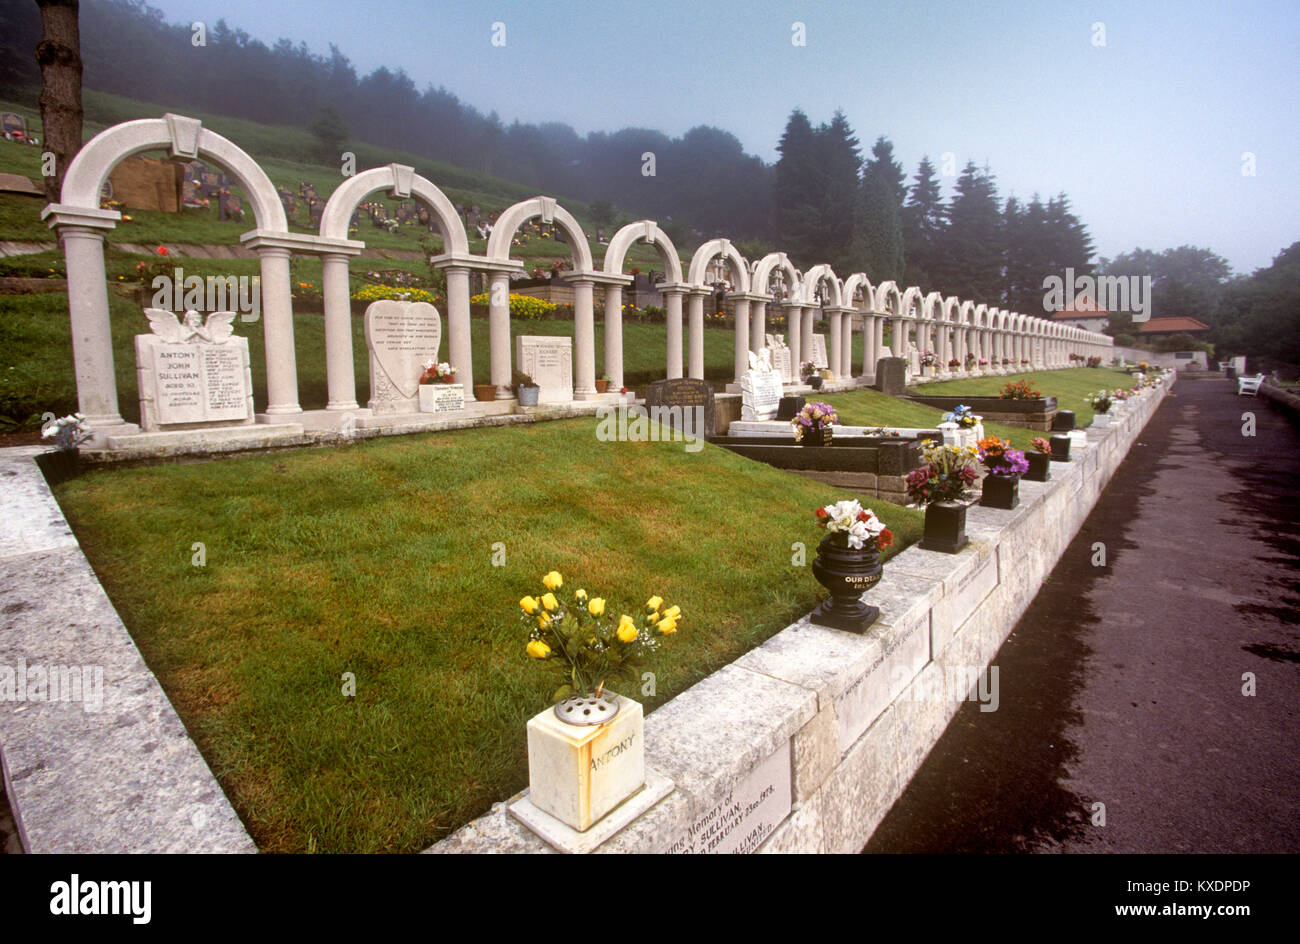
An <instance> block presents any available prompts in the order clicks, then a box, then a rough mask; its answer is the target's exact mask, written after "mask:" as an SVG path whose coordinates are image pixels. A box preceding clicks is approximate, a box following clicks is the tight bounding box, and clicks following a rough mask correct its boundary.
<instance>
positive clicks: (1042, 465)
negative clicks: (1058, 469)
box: [1024, 452, 1052, 482]
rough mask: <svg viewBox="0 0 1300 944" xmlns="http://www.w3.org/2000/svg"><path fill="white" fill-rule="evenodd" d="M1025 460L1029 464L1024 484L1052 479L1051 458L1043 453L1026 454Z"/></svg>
mask: <svg viewBox="0 0 1300 944" xmlns="http://www.w3.org/2000/svg"><path fill="white" fill-rule="evenodd" d="M1025 459H1026V460H1027V461H1028V462H1029V471H1028V472H1026V473H1025V475H1024V479H1025V481H1026V482H1046V481H1047V480H1048V479H1050V478H1051V477H1052V457H1051V456H1049V455H1048V454H1047V453H1045V452H1027V453H1025Z"/></svg>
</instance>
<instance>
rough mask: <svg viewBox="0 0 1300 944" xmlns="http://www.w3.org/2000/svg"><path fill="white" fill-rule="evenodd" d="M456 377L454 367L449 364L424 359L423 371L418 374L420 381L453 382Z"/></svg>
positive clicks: (424, 382) (432, 382)
mask: <svg viewBox="0 0 1300 944" xmlns="http://www.w3.org/2000/svg"><path fill="white" fill-rule="evenodd" d="M455 379H456V368H455V367H452V366H451V365H450V364H446V363H443V364H439V363H438V362H437V361H433V360H430V361H426V362H425V364H424V373H423V374H421V375H420V383H422V384H436V383H443V384H449V383H454V382H455Z"/></svg>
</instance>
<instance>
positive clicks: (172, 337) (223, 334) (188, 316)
mask: <svg viewBox="0 0 1300 944" xmlns="http://www.w3.org/2000/svg"><path fill="white" fill-rule="evenodd" d="M144 313H145V317H147V318H148V319H149V330H151V331H152V332H153V333H154V334H156V335H157V336H158V337H160V338H162V340H163V341H165V342H166V343H168V344H184V343H186V342H188V341H193V340H196V339H197V340H199V341H206V342H208V343H209V344H224V343H225V342H226V341H227V340H229V339H230V338H231V337H233V336H234V334H235V328H234V320H235V312H233V311H214V312H212V314H210V315H208V321H207V324H204V323H203V316H202V315H200V314H199V313H198V312H197V311H194V310H192V309H191V310H190V311H187V312H185V318H184V319H180V318H177V317H176V315H175V314H173V313H172V312H170V311H167V310H166V309H163V308H146V309H145V310H144Z"/></svg>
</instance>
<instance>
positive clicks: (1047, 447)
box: [1029, 436, 1052, 456]
mask: <svg viewBox="0 0 1300 944" xmlns="http://www.w3.org/2000/svg"><path fill="white" fill-rule="evenodd" d="M1029 445H1031V446H1033V447H1034V451H1035V452H1041V453H1042V454H1043V455H1045V456H1050V455H1051V454H1052V444H1051V443H1050V442H1048V441H1047V440H1046V439H1044V438H1043V437H1042V436H1035V437H1034V438H1033V439H1031V440H1030V441H1029Z"/></svg>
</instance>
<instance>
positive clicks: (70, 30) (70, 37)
mask: <svg viewBox="0 0 1300 944" xmlns="http://www.w3.org/2000/svg"><path fill="white" fill-rule="evenodd" d="M36 5H37V6H38V7H40V8H41V41H40V42H39V43H38V44H37V45H36V63H37V65H39V66H40V67H41V124H43V125H44V131H43V132H42V134H43V137H42V140H41V144H42V150H43V151H46V152H52V153H53V154H54V174H53V176H48V177H46V178H45V198H46V199H47V200H49V201H50V202H51V203H59V202H61V201H60V193H61V192H62V190H63V175H64V174H66V173H67V170H68V165H69V164H70V163H72V158H73V157H74V156H75V155H76V153H77V151H79V150H80V149H81V34H80V32H79V30H78V28H77V14H78V8H79V3H78V0H36Z"/></svg>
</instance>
